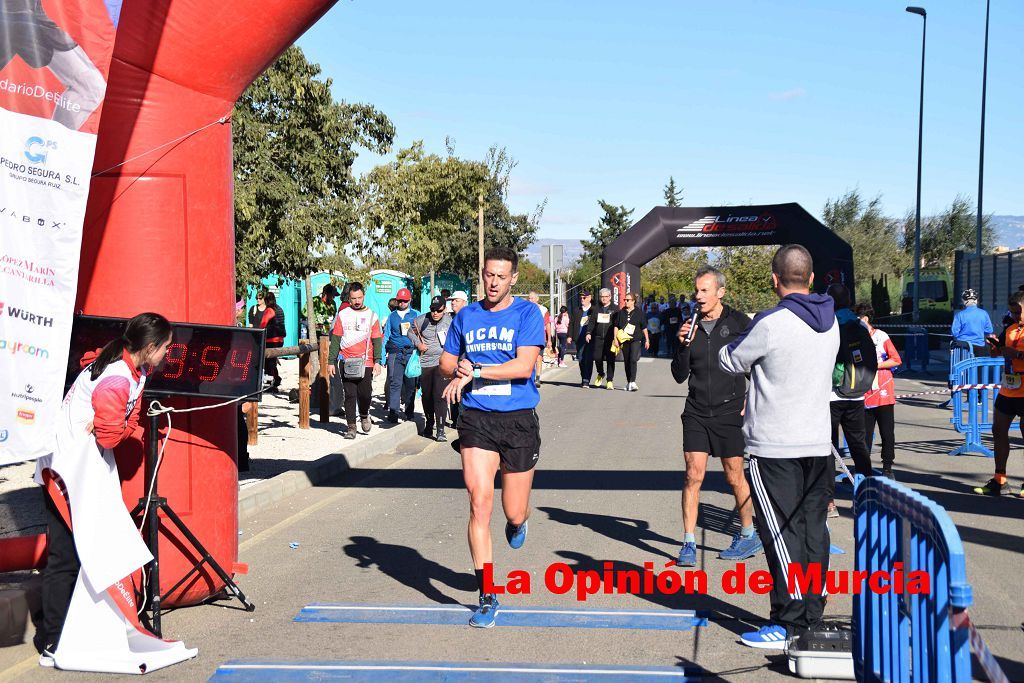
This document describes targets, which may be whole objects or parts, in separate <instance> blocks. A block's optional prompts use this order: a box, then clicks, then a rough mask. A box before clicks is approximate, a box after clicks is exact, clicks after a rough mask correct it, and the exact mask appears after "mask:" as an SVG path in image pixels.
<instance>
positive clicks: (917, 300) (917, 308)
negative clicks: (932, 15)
mask: <svg viewBox="0 0 1024 683" xmlns="http://www.w3.org/2000/svg"><path fill="white" fill-rule="evenodd" d="M907 11H908V12H910V13H911V14H917V15H920V16H921V19H922V24H921V104H920V110H919V112H918V115H917V211H916V213H915V217H914V322H915V323H916V322H919V321H920V320H921V146H922V143H923V141H924V47H925V38H926V37H927V35H928V13H927V12H926V11H925V10H924V8H923V7H908V8H907Z"/></svg>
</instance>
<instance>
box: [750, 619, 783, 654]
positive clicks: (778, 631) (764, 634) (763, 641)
mask: <svg viewBox="0 0 1024 683" xmlns="http://www.w3.org/2000/svg"><path fill="white" fill-rule="evenodd" d="M740 642H742V643H743V644H744V645H747V646H748V647H757V648H761V649H762V650H784V649H786V629H785V627H783V626H779V625H778V624H767V625H765V626H762V627H761V628H759V629H758V630H756V631H751V632H750V633H744V634H743V635H741V636H740Z"/></svg>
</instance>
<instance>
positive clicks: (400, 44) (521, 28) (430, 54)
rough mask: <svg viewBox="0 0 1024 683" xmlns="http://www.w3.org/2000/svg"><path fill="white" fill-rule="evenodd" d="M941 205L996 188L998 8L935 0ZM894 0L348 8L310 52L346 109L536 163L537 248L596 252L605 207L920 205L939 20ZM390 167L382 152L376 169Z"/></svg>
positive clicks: (1001, 95) (1008, 185)
mask: <svg viewBox="0 0 1024 683" xmlns="http://www.w3.org/2000/svg"><path fill="white" fill-rule="evenodd" d="M918 4H921V5H922V6H924V7H926V8H927V9H928V13H929V16H928V54H927V63H926V68H925V115H924V139H925V144H924V182H923V191H922V211H923V212H924V213H925V214H928V213H931V212H937V211H939V210H941V209H942V208H943V207H945V206H947V205H948V204H949V203H950V202H951V201H952V199H953V197H954V196H955V195H956V194H957V193H964V194H968V195H970V196H971V197H972V198H974V197H975V196H976V194H977V185H978V142H979V125H980V110H981V67H982V51H983V44H984V25H985V2H984V0H941V1H939V0H931V2H924V3H918ZM905 6H906V3H901V2H898V1H883V0H847V2H838V1H833V0H816V1H814V2H811V1H797V0H790V1H781V0H774V1H771V0H760V1H757V2H753V1H747V0H714V1H712V0H705V1H702V2H697V1H695V0H677V1H675V2H666V1H658V2H653V1H651V2H604V1H603V0H602V1H588V2H583V1H582V0H579V1H576V2H569V1H568V0H548V1H546V2H539V1H535V0H520V1H518V2H482V1H479V0H478V1H477V2H464V1H454V0H435V2H429V3H428V2H422V1H419V2H413V1H410V0H395V1H393V2H387V3H382V2H370V1H369V0H341V2H339V3H338V5H336V6H335V7H334V8H333V9H332V10H331V11H330V12H329V13H328V14H327V15H326V16H325V17H324V18H323V19H322V20H321V21H320V22H319V23H318V24H317V25H316V26H314V27H313V28H312V29H311V30H310V31H309V32H308V33H307V34H306V35H304V36H303V37H302V38H300V39H299V41H298V43H299V45H300V46H301V47H302V48H303V49H304V50H305V51H306V53H307V55H308V56H309V58H310V59H312V60H313V61H316V62H318V63H319V64H320V65H321V66H322V67H323V71H324V74H325V75H326V76H328V77H330V78H331V79H333V81H334V93H335V96H336V98H338V99H344V100H347V101H352V102H367V103H371V104H373V105H375V106H376V107H377V108H379V109H380V110H381V111H383V112H385V113H386V114H387V115H388V116H389V117H390V118H391V119H392V121H394V123H395V126H396V128H397V131H398V137H397V145H398V146H401V147H405V146H408V145H409V144H410V143H412V142H413V141H414V140H423V141H424V143H425V145H426V147H427V149H428V150H429V151H435V152H439V153H443V151H444V141H445V137H446V136H450V137H451V138H453V139H454V141H455V145H456V151H457V153H458V154H459V155H460V156H464V157H469V158H482V157H483V155H484V153H485V152H486V150H487V148H488V147H489V146H490V145H492V144H494V143H497V144H499V145H502V146H505V147H506V148H507V149H508V151H509V152H510V153H511V154H512V156H513V157H515V158H516V159H517V160H518V162H519V165H518V166H517V167H516V169H515V170H514V172H513V178H512V184H511V193H510V204H511V205H512V207H513V209H515V210H518V211H529V210H531V209H532V208H533V207H534V206H535V205H536V204H537V203H538V202H539V201H541V200H543V199H544V198H545V197H547V199H548V206H547V210H546V211H545V213H544V217H543V219H542V221H541V229H540V237H564V238H582V237H585V236H586V235H587V230H588V228H589V227H590V226H591V225H593V224H594V223H595V222H596V221H597V219H598V217H599V215H600V210H599V208H598V205H597V200H598V199H605V200H607V201H610V202H613V203H615V204H624V205H625V206H627V207H635V209H636V210H635V212H634V214H633V218H634V219H639V218H640V217H641V216H643V215H644V214H645V213H646V212H647V211H648V210H649V209H650V208H651V207H653V206H655V205H658V204H660V203H662V188H663V186H664V184H665V183H666V182H667V180H668V177H669V176H670V175H673V176H675V178H676V181H677V183H679V184H681V185H682V186H683V189H684V200H683V204H684V205H690V206H712V205H720V204H721V205H724V204H743V203H748V202H753V203H775V202H788V201H796V202H799V203H801V204H802V205H803V206H805V207H806V208H807V209H808V210H809V211H811V213H813V214H815V215H818V216H820V215H821V209H822V206H823V205H824V203H825V201H826V200H827V199H828V198H833V197H837V196H839V195H840V194H842V193H843V192H844V191H846V190H847V189H851V188H858V189H859V190H860V191H861V192H862V193H863V194H865V195H868V196H874V195H876V194H881V195H882V200H883V204H884V206H885V209H886V211H887V212H889V213H890V214H893V215H902V214H903V213H904V212H905V211H907V210H908V209H911V208H913V206H914V193H915V182H916V176H915V174H916V163H917V116H918V96H919V90H918V89H919V85H920V80H919V79H920V59H921V52H920V50H921V18H920V17H918V16H915V15H912V14H908V13H907V12H905V11H904V7H905ZM1021 35H1024V2H1020V0H993V2H992V24H991V29H990V39H989V75H988V112H987V124H986V154H985V156H986V158H985V179H986V181H985V195H984V208H985V210H986V212H991V213H996V214H1017V215H1021V214H1024V193H1022V192H1021V181H1022V175H1024V174H1022V172H1021V163H1022V161H1024V131H1022V130H1021V122H1022V120H1024V117H1022V110H1024V79H1021V78H1020V73H1022V71H1024V48H1022V41H1021V40H1020V36H1021ZM380 161H381V159H380V158H379V157H374V156H372V155H369V154H363V155H362V156H361V158H360V160H359V162H358V163H357V166H356V170H357V172H365V171H366V170H368V169H369V168H370V167H371V166H372V165H373V164H376V163H379V162H380Z"/></svg>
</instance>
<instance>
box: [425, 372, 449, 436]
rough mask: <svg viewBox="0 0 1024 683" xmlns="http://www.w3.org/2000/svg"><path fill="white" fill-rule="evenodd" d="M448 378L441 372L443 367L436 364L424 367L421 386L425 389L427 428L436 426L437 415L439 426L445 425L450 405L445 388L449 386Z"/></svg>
mask: <svg viewBox="0 0 1024 683" xmlns="http://www.w3.org/2000/svg"><path fill="white" fill-rule="evenodd" d="M449 381H450V380H448V379H447V378H446V377H445V376H444V375H442V374H441V367H440V366H438V365H435V366H434V367H432V368H423V369H422V373H421V374H420V388H421V389H422V390H423V416H424V417H425V418H426V420H427V421H426V428H427V429H430V428H432V427H433V426H434V420H435V417H436V419H437V421H438V423H439V424H438V426H439V427H442V428H443V427H444V419H445V415H447V414H448V406H447V404H446V402H445V400H444V395H443V393H444V390H445V387H447V386H448V382H449Z"/></svg>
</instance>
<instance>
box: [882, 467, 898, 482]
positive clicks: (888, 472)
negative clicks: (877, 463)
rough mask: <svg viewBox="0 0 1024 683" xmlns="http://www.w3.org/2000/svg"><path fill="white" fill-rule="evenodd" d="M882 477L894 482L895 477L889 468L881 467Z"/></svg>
mask: <svg viewBox="0 0 1024 683" xmlns="http://www.w3.org/2000/svg"><path fill="white" fill-rule="evenodd" d="M882 476H883V477H885V478H886V479H892V480H893V481H896V476H895V475H893V473H892V468H891V467H883V468H882Z"/></svg>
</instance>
